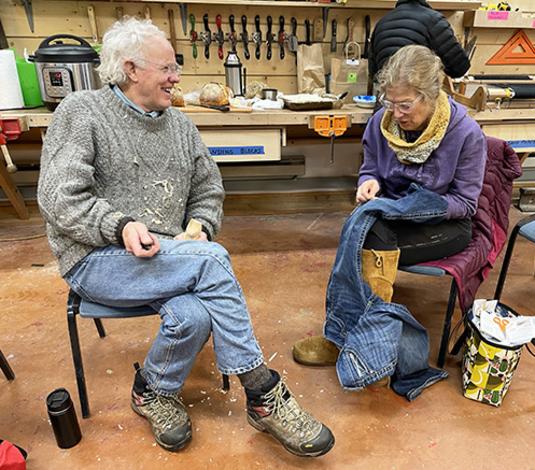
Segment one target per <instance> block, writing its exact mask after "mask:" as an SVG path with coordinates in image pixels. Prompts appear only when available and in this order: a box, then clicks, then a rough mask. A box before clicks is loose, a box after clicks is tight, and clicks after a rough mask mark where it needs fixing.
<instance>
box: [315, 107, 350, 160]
mask: <svg viewBox="0 0 535 470" xmlns="http://www.w3.org/2000/svg"><path fill="white" fill-rule="evenodd" d="M349 124H350V119H349V116H314V121H313V129H314V131H315V132H316V133H317V134H319V135H320V136H322V137H329V138H330V139H331V142H330V160H329V163H330V164H331V165H332V164H333V163H334V139H335V138H336V137H339V136H341V135H343V134H344V133H345V131H346V130H347V128H348V127H349ZM309 126H310V124H309Z"/></svg>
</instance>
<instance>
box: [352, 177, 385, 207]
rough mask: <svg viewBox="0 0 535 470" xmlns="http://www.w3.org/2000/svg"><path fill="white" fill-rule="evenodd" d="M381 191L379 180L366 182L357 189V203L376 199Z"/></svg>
mask: <svg viewBox="0 0 535 470" xmlns="http://www.w3.org/2000/svg"><path fill="white" fill-rule="evenodd" d="M379 189H381V188H380V187H379V182H378V181H377V180H367V181H364V183H362V184H361V185H360V186H359V187H358V189H357V202H366V201H369V200H370V199H373V198H375V195H376V194H377V193H378V192H379Z"/></svg>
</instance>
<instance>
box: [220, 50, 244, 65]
mask: <svg viewBox="0 0 535 470" xmlns="http://www.w3.org/2000/svg"><path fill="white" fill-rule="evenodd" d="M223 65H224V66H225V67H241V62H240V58H239V57H238V54H236V53H235V52H234V51H229V52H228V55H227V58H226V60H225V63H224V64H223Z"/></svg>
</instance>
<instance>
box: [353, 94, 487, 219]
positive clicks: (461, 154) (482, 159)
mask: <svg viewBox="0 0 535 470" xmlns="http://www.w3.org/2000/svg"><path fill="white" fill-rule="evenodd" d="M449 101H450V105H451V118H450V123H449V125H448V128H447V130H446V134H445V136H444V138H443V139H442V142H441V143H440V145H439V146H438V148H436V149H435V150H434V151H433V153H431V155H430V156H429V158H428V159H427V161H426V162H425V163H422V164H412V165H405V164H403V163H400V161H399V160H398V159H397V157H396V155H395V153H394V152H393V150H392V149H391V148H390V147H389V146H388V143H387V141H386V139H385V138H384V137H383V134H382V133H381V128H380V126H381V119H382V117H383V114H384V109H381V110H380V111H379V112H377V113H375V115H373V116H372V117H371V119H370V120H369V121H368V125H367V126H366V130H365V131H364V137H363V139H362V143H363V146H364V162H363V164H362V166H361V168H360V173H359V182H358V184H359V186H360V185H361V184H362V183H364V181H367V180H370V179H376V180H377V181H378V182H379V185H380V187H381V192H382V194H383V195H384V196H386V197H390V198H393V199H399V198H400V197H403V196H405V195H406V193H407V190H408V188H409V186H410V184H411V183H417V184H419V185H421V186H423V187H424V188H426V189H429V190H431V191H434V192H435V193H438V194H441V195H442V196H443V197H444V198H445V199H446V201H447V202H448V214H447V218H448V219H462V218H467V217H471V216H473V215H474V214H475V212H476V209H477V200H478V198H479V193H480V192H481V187H482V185H483V174H484V171H485V163H486V160H487V144H486V141H485V136H484V134H483V132H482V131H481V128H480V127H479V125H478V124H477V123H476V121H474V120H473V119H472V118H471V117H470V116H468V114H467V113H466V108H465V107H464V106H462V105H460V104H458V103H456V102H455V101H453V100H452V99H451V98H450V100H449Z"/></svg>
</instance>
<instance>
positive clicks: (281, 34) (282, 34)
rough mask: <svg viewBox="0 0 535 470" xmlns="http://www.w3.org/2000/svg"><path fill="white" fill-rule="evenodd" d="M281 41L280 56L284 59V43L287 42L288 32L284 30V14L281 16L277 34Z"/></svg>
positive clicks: (278, 40) (279, 41) (278, 39)
mask: <svg viewBox="0 0 535 470" xmlns="http://www.w3.org/2000/svg"><path fill="white" fill-rule="evenodd" d="M277 42H278V43H279V57H280V58H281V60H283V59H284V43H285V42H286V33H285V32H284V16H282V15H281V16H279V34H278V35H277Z"/></svg>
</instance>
